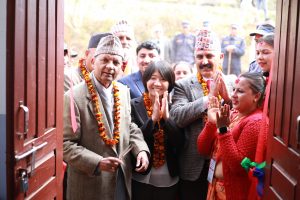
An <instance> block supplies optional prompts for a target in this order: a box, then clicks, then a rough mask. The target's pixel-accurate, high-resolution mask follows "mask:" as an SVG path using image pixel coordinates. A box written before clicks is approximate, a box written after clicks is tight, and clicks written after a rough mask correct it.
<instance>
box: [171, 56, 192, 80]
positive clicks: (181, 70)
mask: <svg viewBox="0 0 300 200" xmlns="http://www.w3.org/2000/svg"><path fill="white" fill-rule="evenodd" d="M173 71H174V74H175V81H177V80H179V79H182V78H185V77H188V76H190V75H191V74H192V73H193V69H192V66H191V65H190V64H189V63H187V62H184V61H181V62H179V63H176V64H175V65H174V66H173Z"/></svg>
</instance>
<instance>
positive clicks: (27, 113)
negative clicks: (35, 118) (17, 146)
mask: <svg viewBox="0 0 300 200" xmlns="http://www.w3.org/2000/svg"><path fill="white" fill-rule="evenodd" d="M19 107H20V109H22V110H23V111H24V132H23V133H17V134H18V135H19V136H20V137H21V138H22V137H23V135H25V136H26V135H27V133H28V129H29V128H28V124H29V109H28V107H27V106H25V105H24V102H23V101H20V102H19Z"/></svg>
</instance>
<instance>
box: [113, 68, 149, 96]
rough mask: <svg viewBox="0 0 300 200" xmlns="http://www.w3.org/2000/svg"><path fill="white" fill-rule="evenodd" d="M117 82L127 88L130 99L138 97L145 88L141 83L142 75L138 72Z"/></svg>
mask: <svg viewBox="0 0 300 200" xmlns="http://www.w3.org/2000/svg"><path fill="white" fill-rule="evenodd" d="M118 81H119V82H120V83H122V84H124V85H127V86H128V87H129V89H130V97H131V99H134V98H137V97H140V96H142V94H143V93H144V92H145V87H144V85H143V82H142V74H141V72H140V71H138V72H135V73H132V74H130V75H128V76H125V77H123V78H121V79H120V80H118Z"/></svg>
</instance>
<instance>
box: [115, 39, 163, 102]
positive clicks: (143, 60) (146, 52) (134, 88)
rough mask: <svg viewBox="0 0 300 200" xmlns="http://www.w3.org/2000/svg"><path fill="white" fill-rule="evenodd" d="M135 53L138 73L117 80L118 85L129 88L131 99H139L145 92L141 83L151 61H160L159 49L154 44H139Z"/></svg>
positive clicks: (148, 42) (147, 42)
mask: <svg viewBox="0 0 300 200" xmlns="http://www.w3.org/2000/svg"><path fill="white" fill-rule="evenodd" d="M136 53H137V64H138V67H139V71H138V72H135V73H132V74H130V75H128V76H125V77H123V78H121V79H120V80H119V82H120V83H123V84H124V85H127V86H128V87H129V89H130V97H131V99H134V98H137V97H140V96H142V94H143V93H144V92H145V87H144V85H143V82H142V76H143V74H144V71H145V70H146V68H147V67H148V64H149V63H150V62H151V61H155V60H159V59H160V58H159V54H160V49H159V47H158V46H157V45H156V44H155V43H154V42H151V41H146V42H143V43H141V44H140V45H139V46H138V47H137V49H136Z"/></svg>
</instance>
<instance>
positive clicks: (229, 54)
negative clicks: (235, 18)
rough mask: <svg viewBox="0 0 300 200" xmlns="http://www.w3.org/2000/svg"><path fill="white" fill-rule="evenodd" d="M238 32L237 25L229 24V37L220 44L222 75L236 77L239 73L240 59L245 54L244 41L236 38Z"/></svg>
mask: <svg viewBox="0 0 300 200" xmlns="http://www.w3.org/2000/svg"><path fill="white" fill-rule="evenodd" d="M238 30H239V26H238V25H237V24H231V26H230V34H229V36H226V37H224V38H223V39H222V42H221V49H222V53H224V60H223V73H224V74H235V75H236V76H238V75H240V73H241V57H242V56H243V55H244V54H245V41H244V39H243V38H241V37H239V36H238Z"/></svg>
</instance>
